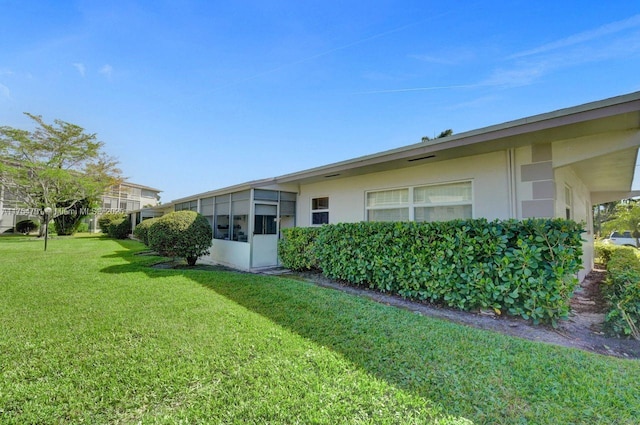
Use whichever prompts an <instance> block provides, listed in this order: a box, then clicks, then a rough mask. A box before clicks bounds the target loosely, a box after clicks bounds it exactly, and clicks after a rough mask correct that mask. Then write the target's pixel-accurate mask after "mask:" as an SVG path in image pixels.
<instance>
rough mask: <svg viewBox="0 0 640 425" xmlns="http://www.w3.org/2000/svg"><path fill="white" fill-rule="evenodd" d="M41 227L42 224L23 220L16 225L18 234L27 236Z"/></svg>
mask: <svg viewBox="0 0 640 425" xmlns="http://www.w3.org/2000/svg"><path fill="white" fill-rule="evenodd" d="M38 227H40V223H38V222H37V221H34V220H22V221H19V222H17V223H16V232H18V233H23V234H25V235H27V234H29V233H31V232H33V231H34V230H37V229H38Z"/></svg>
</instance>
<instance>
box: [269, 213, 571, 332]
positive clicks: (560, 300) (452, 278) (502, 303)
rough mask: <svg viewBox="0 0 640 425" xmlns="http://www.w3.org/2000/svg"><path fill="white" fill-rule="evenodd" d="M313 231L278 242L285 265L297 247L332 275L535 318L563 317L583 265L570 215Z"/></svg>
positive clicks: (416, 296) (454, 304)
mask: <svg viewBox="0 0 640 425" xmlns="http://www.w3.org/2000/svg"><path fill="white" fill-rule="evenodd" d="M313 231H315V232H317V237H316V238H315V239H314V238H313V237H312V235H308V236H307V237H308V238H310V240H314V242H313V244H314V247H313V248H309V249H308V250H305V249H304V248H303V247H300V246H298V245H302V244H304V237H303V236H297V237H294V238H289V239H285V240H284V242H282V245H281V247H280V253H281V259H282V261H283V265H284V266H285V267H288V268H294V269H296V268H297V267H299V264H298V263H297V262H296V261H294V260H291V258H292V257H294V256H295V252H300V253H303V255H307V254H306V253H310V254H311V258H312V260H310V261H308V260H306V259H303V260H300V263H301V264H306V263H311V264H317V265H318V267H319V269H320V270H322V272H323V274H324V275H325V276H327V277H329V278H332V279H339V280H344V281H347V282H350V283H352V284H356V285H362V286H368V287H370V288H374V289H377V290H380V291H383V292H391V293H397V294H399V295H402V296H404V297H406V298H411V299H417V300H427V301H430V302H434V303H440V304H444V305H447V306H450V307H456V308H459V309H463V310H471V309H477V308H490V309H493V310H494V311H495V312H496V313H498V314H503V313H505V314H511V315H514V316H520V317H523V318H525V319H531V320H533V322H534V323H538V322H551V323H553V324H555V323H556V321H557V319H559V318H562V317H566V316H567V314H568V312H569V307H570V305H569V299H570V298H571V296H572V294H573V290H574V288H575V286H576V285H577V283H578V281H577V278H576V276H575V275H576V273H577V272H578V270H579V269H580V267H581V255H582V240H581V237H580V233H581V232H582V226H581V225H579V224H577V223H575V222H573V221H569V220H560V219H555V220H536V219H531V220H524V221H517V220H506V221H493V222H488V221H487V220H485V219H479V220H455V221H449V222H434V223H415V222H394V223H370V222H361V223H342V224H336V225H326V226H323V227H321V228H315V230H312V231H310V232H313ZM289 242H291V243H292V244H294V245H296V246H295V247H287V246H286V245H287V244H288V243H289ZM289 252H292V253H294V254H293V255H289V254H288V253H289Z"/></svg>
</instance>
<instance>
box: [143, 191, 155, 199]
mask: <svg viewBox="0 0 640 425" xmlns="http://www.w3.org/2000/svg"><path fill="white" fill-rule="evenodd" d="M140 194H141V196H142V197H143V198H155V197H156V192H154V191H152V190H148V189H142V190H141V192H140Z"/></svg>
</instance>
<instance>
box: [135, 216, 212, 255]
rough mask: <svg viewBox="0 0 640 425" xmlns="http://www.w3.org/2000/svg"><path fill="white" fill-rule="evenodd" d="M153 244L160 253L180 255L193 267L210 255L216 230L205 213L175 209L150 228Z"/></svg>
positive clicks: (149, 234)
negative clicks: (199, 259) (203, 214)
mask: <svg viewBox="0 0 640 425" xmlns="http://www.w3.org/2000/svg"><path fill="white" fill-rule="evenodd" d="M147 234H148V240H149V247H150V248H151V249H153V250H154V251H157V252H158V253H159V254H160V255H164V256H167V257H180V258H185V259H186V260H187V264H188V265H190V266H193V265H195V263H196V261H197V260H198V257H200V256H202V255H206V254H209V247H210V246H211V238H212V235H213V230H212V229H211V225H210V224H209V222H208V221H207V219H206V218H204V216H202V215H200V214H198V213H196V212H194V211H175V212H171V213H169V214H166V215H163V216H162V217H160V218H158V219H157V221H155V222H154V223H153V225H152V226H150V227H149V229H148V231H147Z"/></svg>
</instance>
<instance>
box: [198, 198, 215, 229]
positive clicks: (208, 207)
mask: <svg viewBox="0 0 640 425" xmlns="http://www.w3.org/2000/svg"><path fill="white" fill-rule="evenodd" d="M200 214H202V215H203V216H204V218H206V219H207V221H208V222H209V224H210V225H211V228H213V197H211V198H203V199H201V200H200Z"/></svg>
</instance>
